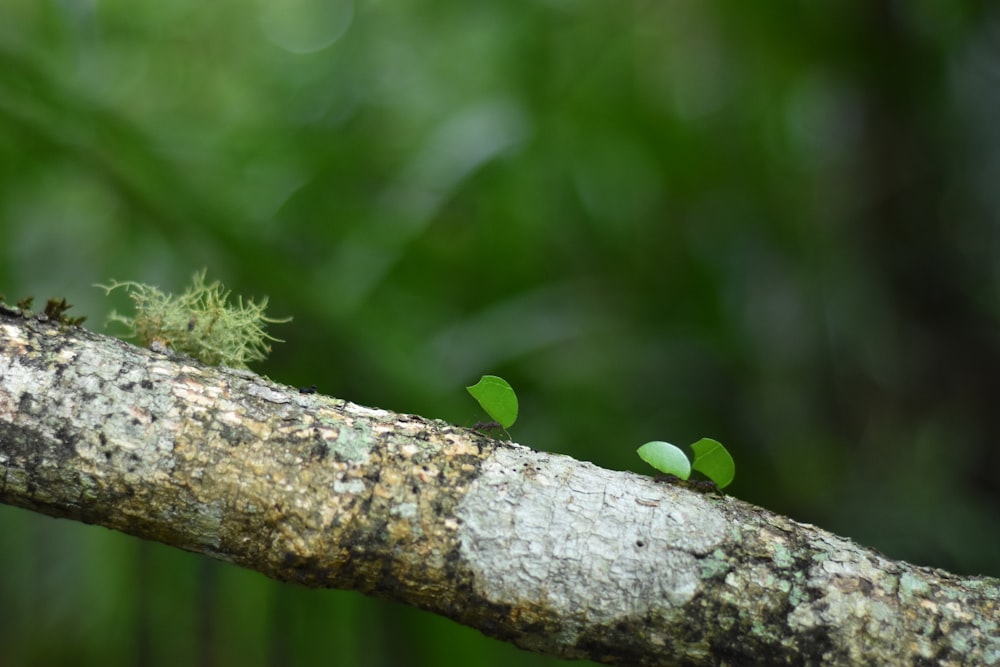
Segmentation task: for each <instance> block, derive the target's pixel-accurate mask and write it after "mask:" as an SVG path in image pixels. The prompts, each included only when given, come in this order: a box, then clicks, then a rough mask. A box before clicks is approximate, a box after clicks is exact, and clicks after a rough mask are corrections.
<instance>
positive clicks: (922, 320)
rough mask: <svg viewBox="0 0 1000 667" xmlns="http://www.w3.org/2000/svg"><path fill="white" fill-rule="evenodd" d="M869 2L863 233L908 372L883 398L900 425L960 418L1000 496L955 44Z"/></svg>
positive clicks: (863, 37)
mask: <svg viewBox="0 0 1000 667" xmlns="http://www.w3.org/2000/svg"><path fill="white" fill-rule="evenodd" d="M859 5H860V6H862V7H863V9H862V12H863V14H861V16H860V24H861V26H862V27H861V33H860V34H859V40H858V41H859V48H860V49H861V50H863V55H862V57H861V58H860V59H859V60H858V61H857V62H858V66H859V67H862V68H866V69H867V70H869V71H862V72H859V73H858V77H859V80H860V81H862V82H863V83H864V85H865V89H864V92H863V121H864V135H863V138H862V142H863V143H862V146H861V147H860V150H861V153H860V155H859V159H860V167H861V169H860V173H861V174H862V182H861V183H859V184H858V187H859V190H860V196H861V204H862V205H861V208H860V210H861V214H860V215H859V217H858V218H857V219H856V220H855V225H856V233H857V236H858V238H859V240H860V241H861V243H862V244H863V246H864V247H866V248H867V251H868V253H869V255H870V263H871V266H873V267H875V269H876V271H878V272H880V274H881V276H882V279H883V283H884V285H885V287H886V290H887V294H888V295H889V297H890V307H891V308H892V311H893V312H892V315H893V316H894V319H895V320H896V321H897V323H898V325H899V327H898V330H899V332H900V341H899V342H900V343H901V347H900V348H899V350H898V352H897V354H898V355H899V359H898V364H897V366H898V367H899V368H901V369H904V370H905V376H904V377H902V378H901V382H899V383H898V385H897V386H898V387H900V389H899V395H896V396H878V397H876V400H879V401H881V402H882V404H883V409H886V410H889V411H899V413H900V414H896V415H895V417H896V419H897V420H898V422H899V423H904V424H907V423H908V424H913V425H917V424H919V423H920V422H921V421H924V420H926V418H927V416H928V415H929V414H934V413H938V414H945V415H948V416H949V417H950V418H952V419H956V420H959V423H961V426H962V429H963V432H962V433H961V434H956V437H963V438H966V439H968V440H969V442H970V443H974V444H971V445H970V446H971V447H973V448H974V449H975V451H976V452H977V455H978V456H981V457H983V459H984V462H985V461H989V462H991V463H990V464H988V465H987V466H980V470H981V471H982V472H981V477H980V479H979V480H978V482H979V483H980V484H982V485H984V486H986V487H988V489H989V491H990V492H991V493H993V494H998V493H1000V486H998V485H997V481H996V480H995V478H991V477H990V476H988V475H987V474H986V472H988V470H989V469H995V466H996V464H997V463H998V460H997V458H996V454H995V453H994V451H995V446H994V445H993V442H994V441H995V439H996V437H997V436H1000V421H998V420H1000V411H998V410H997V409H996V406H995V398H996V397H997V396H1000V346H998V343H997V336H996V331H997V323H996V321H995V320H994V318H993V317H992V316H990V315H989V314H988V313H986V312H984V310H983V309H982V308H981V307H979V306H978V304H977V302H976V300H977V294H978V293H980V292H981V291H982V287H981V283H980V282H979V281H978V280H977V277H978V276H981V275H985V273H984V272H983V271H982V270H981V269H979V268H978V267H976V266H975V263H974V262H973V261H972V259H973V258H971V257H969V256H968V250H967V247H968V246H967V243H963V242H964V241H966V239H963V238H961V234H967V233H969V229H968V228H967V227H965V226H964V225H968V224H969V221H966V220H963V223H964V225H958V224H956V221H955V220H954V219H952V216H951V215H949V211H948V209H947V195H948V191H949V188H951V187H953V186H958V187H961V186H962V184H961V183H955V179H957V178H959V177H960V176H959V174H961V173H962V170H961V169H960V167H961V161H962V159H963V156H962V154H961V152H960V150H961V141H960V137H956V136H955V133H954V129H955V128H960V122H959V119H958V118H955V117H954V116H955V110H954V109H952V108H949V107H947V106H946V102H945V101H946V100H949V99H951V97H952V96H950V95H949V94H948V91H947V87H948V71H947V57H948V53H947V52H946V48H945V46H946V45H944V44H939V43H936V42H934V41H933V40H934V36H933V35H929V34H928V32H927V31H926V30H924V31H920V30H918V29H917V28H916V27H915V23H916V20H915V19H914V17H913V16H907V15H906V13H907V12H913V11H915V10H914V9H913V8H912V7H911V6H910V5H908V4H907V3H899V2H893V1H891V0H878V1H877V2H862V3H859ZM954 213H955V215H956V216H957V215H960V214H961V212H957V211H956V212H954ZM972 231H973V233H975V230H972ZM983 233H984V234H985V231H984V232H983ZM984 238H985V237H984ZM984 467H986V470H983V468H984ZM970 474H975V473H974V472H973V471H970Z"/></svg>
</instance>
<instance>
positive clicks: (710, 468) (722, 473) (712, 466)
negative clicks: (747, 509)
mask: <svg viewBox="0 0 1000 667" xmlns="http://www.w3.org/2000/svg"><path fill="white" fill-rule="evenodd" d="M691 449H692V450H694V463H693V464H691V467H692V468H693V469H695V470H697V471H698V472H700V473H702V474H703V475H705V477H708V478H709V479H710V480H712V481H713V482H715V485H716V486H718V487H719V488H720V489H724V488H725V487H727V486H729V484H730V483H731V482H732V481H733V478H734V477H736V463H735V462H734V461H733V457H732V456H730V454H729V452H728V451H727V450H726V448H725V447H723V446H722V443H721V442H719V441H718V440H712V439H711V438H702V439H701V440H699V441H698V442H696V443H694V444H693V445H691Z"/></svg>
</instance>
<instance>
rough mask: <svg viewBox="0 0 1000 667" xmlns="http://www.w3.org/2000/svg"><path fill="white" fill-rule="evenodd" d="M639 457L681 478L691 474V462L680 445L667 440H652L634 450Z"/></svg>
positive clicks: (660, 469) (668, 473)
mask: <svg viewBox="0 0 1000 667" xmlns="http://www.w3.org/2000/svg"><path fill="white" fill-rule="evenodd" d="M636 451H637V452H638V453H639V458H641V459H642V460H643V461H645V462H646V463H648V464H649V465H651V466H653V467H654V468H656V469H657V470H659V471H660V472H662V473H665V474H667V475H676V476H677V477H680V478H681V479H687V478H688V477H690V476H691V462H690V461H688V457H687V456H686V455H685V454H684V452H683V451H681V448H680V447H676V446H674V445H671V444H670V443H669V442H663V441H661V440H654V441H652V442H647V443H646V444H645V445H643V446H642V447H640V448H639V449H637V450H636Z"/></svg>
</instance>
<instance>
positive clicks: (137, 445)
mask: <svg viewBox="0 0 1000 667" xmlns="http://www.w3.org/2000/svg"><path fill="white" fill-rule="evenodd" d="M0 472H2V482H0V501H2V502H4V503H8V504H11V505H17V506H20V507H26V508H29V509H32V510H36V511H39V512H44V513H45V514H49V515H52V516H57V517H65V518H70V519H76V520H79V521H86V522H88V523H96V524H100V525H103V526H107V527H109V528H114V529H117V530H121V531H124V532H126V533H130V534H132V535H136V536H139V537H142V538H146V539H153V540H158V541H161V542H164V543H166V544H171V545H174V546H177V547H180V548H182V549H188V550H190V551H195V552H199V553H203V554H206V555H209V556H212V557H215V558H219V559H223V560H226V561H229V562H232V563H236V564H238V565H240V566H243V567H247V568H250V569H253V570H257V571H259V572H263V573H264V574H267V575H268V576H271V577H274V578H277V579H281V580H285V581H294V582H298V583H301V584H305V585H307V586H324V587H336V588H347V589H354V590H359V591H363V592H365V593H369V594H372V595H377V596H381V597H386V598H391V599H394V600H399V601H402V602H405V603H407V604H412V605H415V606H418V607H421V608H424V609H429V610H431V611H434V612H436V613H439V614H443V615H445V616H448V617H449V618H452V619H455V620H456V621H459V622H461V623H465V624H467V625H470V626H472V627H475V628H478V629H480V630H481V631H482V632H484V633H485V634H487V635H491V636H494V637H498V638H501V639H504V640H507V641H510V642H513V643H514V644H516V645H518V646H521V647H523V648H526V649H530V650H533V651H540V652H543V653H548V654H551V655H556V656H561V657H567V658H590V659H592V660H596V661H599V662H606V663H609V664H636V665H897V664H905V665H920V664H927V665H932V664H935V665H972V664H976V665H996V664H1000V627H998V622H1000V581H997V580H994V579H986V578H969V577H965V578H963V577H957V576H954V575H951V574H948V573H946V572H942V571H940V570H933V569H928V568H922V567H916V566H913V565H910V564H907V563H903V562H897V561H891V560H888V559H886V558H885V557H883V556H882V555H880V554H878V553H876V552H874V551H870V550H867V549H864V548H861V547H859V546H857V545H855V544H853V543H851V542H850V541H848V540H846V539H843V538H840V537H836V536H834V535H832V534H830V533H828V532H825V531H823V530H820V529H818V528H816V527H814V526H810V525H804V524H800V523H796V522H794V521H792V520H790V519H787V518H784V517H781V516H777V515H775V514H772V513H770V512H767V511H765V510H763V509H760V508H758V507H754V506H752V505H748V504H746V503H743V502H741V501H739V500H736V499H734V498H731V497H728V496H726V497H722V496H714V495H702V494H699V493H695V492H692V491H689V490H687V489H685V488H681V487H676V486H672V485H670V484H665V483H658V482H655V481H653V480H652V479H651V478H649V477H643V476H640V475H636V474H632V473H627V472H614V471H610V470H604V469H602V468H598V467H596V466H594V465H592V464H589V463H585V462H580V461H576V460H574V459H572V458H569V457H566V456H560V455H554V454H547V453H543V452H537V451H533V450H531V449H528V448H526V447H522V446H519V445H515V444H510V443H504V442H498V441H494V440H491V439H488V438H485V437H483V436H481V435H479V434H477V433H475V432H472V431H469V430H467V429H463V428H458V427H455V426H452V425H449V424H446V423H443V422H440V421H432V420H428V419H423V418H421V417H416V416H412V415H402V414H395V413H391V412H388V411H385V410H377V409H371V408H365V407H361V406H358V405H354V404H352V403H349V402H347V401H343V400H337V399H333V398H328V397H325V396H321V395H317V394H301V393H299V392H298V391H297V390H295V389H293V388H290V387H286V386H282V385H278V384H276V383H274V382H271V381H269V380H267V379H264V378H261V377H258V376H256V375H254V374H252V373H247V372H241V371H234V370H231V369H224V368H208V367H204V366H201V365H199V364H197V363H195V362H192V361H190V360H181V359H175V358H171V357H169V356H167V355H164V354H159V353H156V352H153V351H149V350H144V349H140V348H136V347H134V346H131V345H128V344H126V343H123V342H121V341H118V340H115V339H112V338H107V337H104V336H100V335H97V334H93V333H90V332H88V331H85V330H82V329H79V328H75V327H69V328H67V327H60V325H59V324H58V323H56V322H47V321H43V320H41V319H38V318H25V317H22V316H20V315H19V314H18V313H17V311H12V310H9V309H6V308H2V309H0Z"/></svg>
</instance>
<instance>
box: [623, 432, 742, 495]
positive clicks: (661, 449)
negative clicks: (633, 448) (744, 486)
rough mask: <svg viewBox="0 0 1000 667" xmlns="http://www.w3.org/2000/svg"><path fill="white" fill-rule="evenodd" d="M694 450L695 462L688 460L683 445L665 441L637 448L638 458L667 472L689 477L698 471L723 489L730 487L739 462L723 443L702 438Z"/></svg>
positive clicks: (657, 441) (694, 445) (649, 443)
mask: <svg viewBox="0 0 1000 667" xmlns="http://www.w3.org/2000/svg"><path fill="white" fill-rule="evenodd" d="M691 449H692V450H693V451H694V463H691V462H690V461H688V457H687V456H686V455H685V454H684V452H683V450H681V448H680V447H677V446H675V445H671V444H670V443H669V442H663V441H662V440H654V441H653V442H647V443H646V444H645V445H643V446H642V447H640V448H639V449H638V450H637V451H638V453H639V458H641V459H642V460H643V461H645V462H646V463H648V464H649V465H651V466H653V467H654V468H656V469H657V470H659V471H660V472H662V473H665V474H667V475H676V476H677V477H680V478H681V479H687V478H688V477H690V476H691V471H692V470H696V471H698V472H700V473H701V474H703V475H705V477H708V478H709V479H710V480H712V481H713V482H715V485H716V486H717V487H719V488H720V489H722V488H725V487H727V486H729V484H730V483H731V482H732V481H733V478H734V477H735V476H736V463H735V462H733V457H732V456H731V455H730V454H729V452H728V451H727V450H726V448H725V447H723V446H722V443H721V442H719V441H718V440H713V439H711V438H702V439H701V440H699V441H698V442H696V443H694V444H693V445H691Z"/></svg>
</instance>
